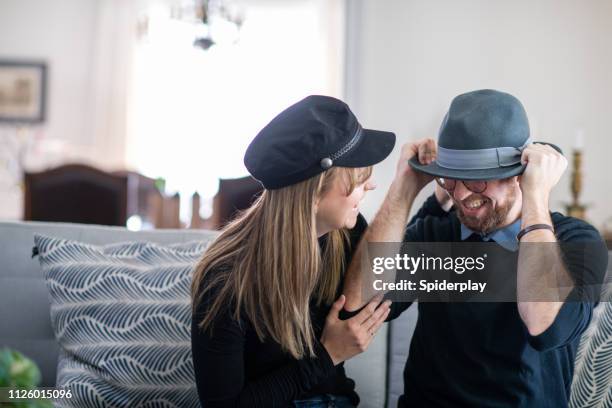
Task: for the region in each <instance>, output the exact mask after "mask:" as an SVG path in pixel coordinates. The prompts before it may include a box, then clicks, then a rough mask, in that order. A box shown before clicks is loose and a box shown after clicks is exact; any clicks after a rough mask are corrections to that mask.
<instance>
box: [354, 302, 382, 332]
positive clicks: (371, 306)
mask: <svg viewBox="0 0 612 408" xmlns="http://www.w3.org/2000/svg"><path fill="white" fill-rule="evenodd" d="M382 299H383V297H382V295H377V296H375V297H374V298H373V299H372V300H371V301H370V303H368V304H367V305H366V306H365V307H364V308H363V310H361V312H359V313H357V315H355V317H353V319H355V321H357V323H359V324H360V325H361V324H363V322H365V321H366V320H368V319H369V318H370V316H372V314H373V313H374V312H375V311H376V308H377V307H378V305H379V304H380V302H382Z"/></svg>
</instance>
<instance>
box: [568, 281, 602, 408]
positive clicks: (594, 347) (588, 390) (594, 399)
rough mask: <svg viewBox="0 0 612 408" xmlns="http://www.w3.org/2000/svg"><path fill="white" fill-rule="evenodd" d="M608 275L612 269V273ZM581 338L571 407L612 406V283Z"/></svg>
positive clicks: (575, 366) (594, 407)
mask: <svg viewBox="0 0 612 408" xmlns="http://www.w3.org/2000/svg"><path fill="white" fill-rule="evenodd" d="M608 276H609V277H610V278H612V275H610V270H608ZM607 282H608V283H607V284H605V285H604V290H603V292H602V296H601V299H600V303H599V305H598V307H596V308H595V310H594V312H593V318H592V320H591V324H590V325H589V328H588V329H587V331H585V332H584V334H583V335H582V338H581V339H580V346H579V347H578V353H577V354H576V362H575V365H574V382H573V383H572V390H571V394H570V401H569V406H570V407H571V408H583V407H589V408H609V407H612V280H608V281H607Z"/></svg>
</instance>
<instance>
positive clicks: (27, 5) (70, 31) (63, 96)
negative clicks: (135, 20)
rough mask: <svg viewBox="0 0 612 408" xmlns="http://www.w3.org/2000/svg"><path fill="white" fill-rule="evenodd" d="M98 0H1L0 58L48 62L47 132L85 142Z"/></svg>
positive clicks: (48, 135) (87, 140) (87, 133)
mask: <svg viewBox="0 0 612 408" xmlns="http://www.w3.org/2000/svg"><path fill="white" fill-rule="evenodd" d="M95 22H96V0H64V1H39V0H2V2H1V3H0V57H2V58H32V59H36V60H44V61H46V62H47V63H48V69H49V73H48V74H49V81H48V99H47V121H46V123H45V124H44V125H43V129H44V133H45V136H46V137H53V138H61V139H66V140H70V141H73V142H75V143H77V142H78V143H88V142H89V141H90V139H89V138H90V137H91V132H90V127H89V125H88V121H89V120H90V118H89V115H90V114H91V99H92V95H91V71H92V66H91V63H92V45H93V40H94V37H93V35H94V32H95V28H96V25H95Z"/></svg>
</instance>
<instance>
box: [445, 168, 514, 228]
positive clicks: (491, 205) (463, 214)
mask: <svg viewBox="0 0 612 408" xmlns="http://www.w3.org/2000/svg"><path fill="white" fill-rule="evenodd" d="M449 195H450V196H451V199H452V200H453V203H454V205H455V209H456V212H457V217H458V218H459V221H461V223H462V224H463V225H465V226H466V227H468V228H469V229H471V230H473V231H478V232H482V233H489V232H491V231H494V230H496V229H498V228H501V227H504V226H506V225H508V224H510V223H512V222H513V221H514V220H515V219H516V218H517V217H518V214H519V213H520V205H521V202H520V201H521V200H520V199H521V197H522V196H521V189H520V186H519V183H518V177H510V178H506V179H502V180H488V181H487V187H486V189H485V190H484V191H483V192H482V193H474V192H472V191H470V190H468V189H467V188H466V187H465V184H464V183H462V182H460V181H459V180H457V183H456V185H455V188H454V190H453V191H452V192H449ZM517 206H518V208H517ZM511 218H512V219H511Z"/></svg>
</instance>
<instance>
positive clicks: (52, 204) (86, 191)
mask: <svg viewBox="0 0 612 408" xmlns="http://www.w3.org/2000/svg"><path fill="white" fill-rule="evenodd" d="M24 204H25V211H24V219H25V220H27V221H52V222H72V223H80V224H98V225H125V223H126V221H127V216H128V208H127V205H128V176H127V175H126V174H110V173H106V172H104V171H102V170H98V169H96V168H93V167H90V166H86V165H82V164H69V165H64V166H60V167H57V168H54V169H51V170H45V171H41V172H38V173H26V174H25V200H24Z"/></svg>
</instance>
